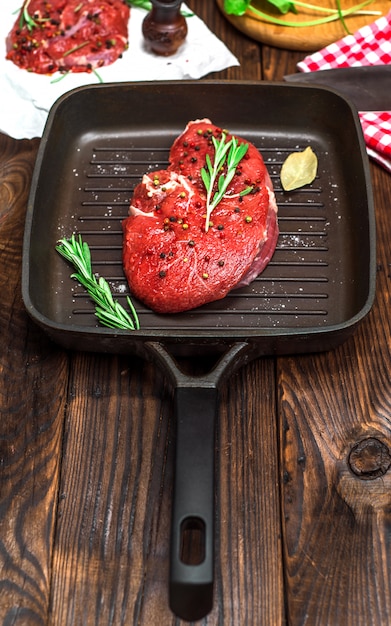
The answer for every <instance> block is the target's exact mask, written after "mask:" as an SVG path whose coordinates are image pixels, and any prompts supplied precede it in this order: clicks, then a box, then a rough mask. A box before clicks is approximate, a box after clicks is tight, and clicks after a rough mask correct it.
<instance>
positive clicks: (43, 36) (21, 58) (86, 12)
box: [7, 0, 130, 74]
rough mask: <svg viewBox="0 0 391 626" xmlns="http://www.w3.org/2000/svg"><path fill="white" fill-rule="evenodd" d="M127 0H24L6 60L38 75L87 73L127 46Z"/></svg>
mask: <svg viewBox="0 0 391 626" xmlns="http://www.w3.org/2000/svg"><path fill="white" fill-rule="evenodd" d="M129 14H130V10H129V6H128V5H127V4H126V1H125V0H82V1H81V0H51V2H48V1H47V0H25V1H24V3H23V6H22V9H21V11H20V13H19V16H18V18H17V20H16V22H15V24H14V26H13V28H12V30H11V32H10V33H9V35H8V37H7V59H9V60H11V61H13V62H14V63H15V64H16V65H18V66H19V67H20V68H22V69H26V70H28V71H30V72H35V73H37V74H53V73H54V72H56V71H60V72H69V71H71V72H91V71H92V70H95V69H97V68H99V67H102V66H103V65H110V64H111V63H113V62H114V61H116V60H117V59H118V57H120V56H121V54H122V53H123V51H124V50H125V49H126V48H127V45H128V21H129Z"/></svg>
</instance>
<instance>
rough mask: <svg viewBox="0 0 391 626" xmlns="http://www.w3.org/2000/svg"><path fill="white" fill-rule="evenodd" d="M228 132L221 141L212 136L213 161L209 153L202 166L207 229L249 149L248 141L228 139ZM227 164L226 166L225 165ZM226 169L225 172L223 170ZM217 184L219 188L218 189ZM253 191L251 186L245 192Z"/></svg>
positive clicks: (222, 136)
mask: <svg viewBox="0 0 391 626" xmlns="http://www.w3.org/2000/svg"><path fill="white" fill-rule="evenodd" d="M226 139H227V135H226V133H224V132H223V133H222V135H221V139H220V141H218V140H217V139H216V137H212V142H213V147H214V149H215V152H214V158H213V163H212V161H211V158H210V156H209V154H207V155H206V157H205V161H206V165H205V167H203V168H201V178H202V182H203V183H204V185H205V189H206V192H207V193H206V221H205V231H206V232H207V231H208V228H209V221H210V216H211V213H212V211H213V209H214V208H215V207H216V206H217V205H218V203H219V202H220V200H221V199H222V197H223V196H224V194H225V192H226V191H227V188H228V185H229V184H230V182H231V181H232V179H233V177H234V176H235V171H236V168H237V166H238V165H239V163H240V161H241V160H242V159H243V157H244V155H245V154H246V152H247V150H248V143H241V144H239V143H238V140H237V139H236V137H232V138H231V139H230V140H229V141H226ZM224 166H226V167H224ZM223 169H225V170H226V171H225V173H224V172H222V170H223ZM216 185H217V189H216ZM249 191H251V188H248V189H246V190H244V193H248V192H249Z"/></svg>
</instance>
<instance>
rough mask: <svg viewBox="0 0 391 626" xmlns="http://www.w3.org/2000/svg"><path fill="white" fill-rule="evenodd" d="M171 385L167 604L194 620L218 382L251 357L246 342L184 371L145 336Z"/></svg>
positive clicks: (209, 578) (208, 513) (200, 609)
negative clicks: (208, 365) (200, 368)
mask: <svg viewBox="0 0 391 626" xmlns="http://www.w3.org/2000/svg"><path fill="white" fill-rule="evenodd" d="M146 347H147V348H148V350H149V352H150V354H151V355H152V356H153V357H154V358H155V359H156V358H157V360H158V362H159V363H160V365H161V366H163V368H164V370H165V372H166V373H168V374H169V375H170V377H171V381H172V383H173V385H174V387H175V417H176V431H177V438H176V462H175V479H174V493H173V508H172V525H171V555H170V558H171V561H170V608H171V610H172V611H173V612H174V613H175V614H176V615H177V616H178V617H180V618H182V619H185V620H187V621H191V622H192V621H196V620H199V619H201V618H203V617H204V616H205V615H207V613H209V611H210V610H211V609H212V605H213V581H214V576H213V573H214V571H213V570H214V462H215V454H214V447H215V424H216V419H215V418H216V412H217V400H218V387H219V385H220V383H221V381H222V379H223V378H224V377H225V378H226V377H227V376H229V375H230V374H231V373H232V372H233V371H234V370H235V369H237V368H238V367H240V366H242V365H243V364H244V362H245V361H246V360H248V359H249V358H251V349H250V348H249V344H247V343H246V342H238V343H235V344H233V345H231V346H230V347H229V348H228V349H227V351H226V352H225V353H224V354H223V356H222V357H221V358H220V360H219V361H218V362H217V364H216V365H215V366H214V367H213V369H212V370H211V371H210V372H208V373H207V374H204V375H202V376H188V375H186V374H184V373H183V372H182V371H181V369H180V368H179V366H178V364H177V363H176V361H175V360H174V359H173V357H172V356H171V354H170V353H169V352H168V350H167V349H166V347H165V346H164V345H163V344H161V343H159V342H147V343H146Z"/></svg>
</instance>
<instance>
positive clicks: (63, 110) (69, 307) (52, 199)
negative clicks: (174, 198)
mask: <svg viewBox="0 0 391 626" xmlns="http://www.w3.org/2000/svg"><path fill="white" fill-rule="evenodd" d="M204 117H208V118H210V119H211V120H212V122H213V123H215V124H217V125H219V126H221V127H223V128H227V129H229V131H230V132H232V133H234V134H238V135H240V136H242V137H244V138H246V139H248V140H249V141H251V142H253V143H254V144H255V145H256V146H257V147H258V149H259V151H260V152H261V154H262V155H263V158H264V160H265V163H266V166H267V168H268V170H269V173H270V175H271V179H272V181H273V184H274V189H275V193H276V198H277V203H278V210H279V226H280V236H279V240H278V245H277V249H276V252H275V254H274V257H273V259H272V261H271V262H270V264H269V265H268V267H267V268H266V270H265V271H264V272H263V274H262V275H261V276H259V277H258V278H257V279H256V280H255V281H254V282H253V283H252V284H251V285H250V286H248V287H246V288H242V289H239V290H237V291H232V292H231V293H230V294H229V295H228V296H227V297H226V298H225V299H224V300H219V301H216V302H214V303H211V304H209V305H206V306H204V307H202V308H200V309H196V310H194V311H190V312H186V313H183V314H177V315H164V316H163V315H157V314H155V313H153V312H152V311H150V310H149V309H147V308H146V307H145V306H144V305H143V304H142V303H140V302H138V301H137V300H134V304H135V306H136V309H137V312H138V315H139V318H140V324H141V329H140V331H136V332H123V331H112V330H110V329H107V328H102V327H100V326H98V324H97V322H96V318H95V316H94V307H93V304H92V303H91V301H90V300H89V298H88V297H86V294H85V292H84V291H83V290H82V289H81V288H80V286H78V285H77V283H75V281H74V280H72V279H71V278H70V274H71V268H70V266H69V265H68V264H67V263H66V262H65V261H64V260H63V259H62V258H61V257H60V256H59V255H58V253H57V252H56V251H55V245H56V242H57V241H58V240H59V239H60V238H62V237H70V236H71V235H72V233H76V234H79V233H80V234H81V235H82V236H83V239H84V240H85V241H87V243H88V244H89V246H90V249H91V253H92V263H93V269H94V270H95V272H97V273H98V274H99V275H102V276H104V277H105V278H106V279H107V280H108V281H109V283H110V286H111V288H112V291H113V293H114V295H116V296H117V297H118V299H119V300H120V301H121V302H123V303H124V304H125V302H124V299H125V296H126V295H127V294H128V293H129V290H128V286H127V283H126V280H125V278H124V273H123V268H122V228H121V221H122V220H123V218H125V217H126V216H127V214H128V208H129V202H130V198H131V195H132V191H133V189H134V187H135V185H136V184H137V183H138V182H139V181H140V180H141V177H142V175H143V173H145V172H149V171H153V170H156V169H161V168H164V167H165V166H166V165H167V162H168V152H169V148H170V146H171V144H172V142H173V140H174V139H175V138H176V136H177V135H179V134H180V133H181V132H182V130H183V129H184V127H185V125H186V124H187V122H188V121H189V120H191V119H197V118H204ZM308 145H310V146H311V147H312V149H313V150H314V152H315V153H316V154H317V157H318V162H319V166H318V175H317V177H316V180H315V181H314V182H313V183H312V184H311V185H308V186H305V187H303V188H301V189H299V190H296V191H292V192H284V191H283V189H282V188H281V184H280V170H281V166H282V163H283V161H284V160H285V159H286V157H287V156H288V154H290V153H291V152H294V151H297V150H303V149H304V148H306V147H307V146H308ZM374 241H375V234H374V220H373V206H372V195H371V186H370V179H369V173H368V164H367V160H366V154H365V146H364V143H363V139H362V135H361V131H360V127H359V121H358V117H357V114H356V113H355V111H354V110H353V108H352V107H351V105H350V104H349V103H348V102H347V101H346V100H344V99H343V98H342V97H341V96H339V95H338V94H336V93H334V92H333V91H331V90H329V89H325V88H321V87H312V86H310V87H304V86H295V85H287V84H272V83H261V82H259V83H253V82H251V83H249V82H245V83H242V82H241V83H231V82H216V81H213V82H205V81H197V82H186V81H185V82H174V83H171V82H170V83H168V82H162V83H136V84H133V83H130V84H128V83H126V84H120V85H97V86H92V87H85V88H81V89H78V90H75V91H73V92H70V93H69V94H67V95H65V96H63V97H62V98H61V99H60V100H59V101H58V102H57V103H56V104H55V105H54V107H53V109H52V111H51V113H50V115H49V119H48V123H47V126H46V129H45V134H44V137H43V139H42V143H41V146H40V151H39V154H38V158H37V163H36V169H35V173H34V178H33V185H32V190H31V196H30V202H29V207H28V214H27V221H26V232H25V247H24V262H23V297H24V301H25V304H26V307H27V309H28V311H29V312H30V314H31V315H32V317H33V318H34V319H35V320H36V321H37V322H38V323H39V324H40V325H41V326H42V327H44V328H45V330H46V331H47V332H49V334H50V335H51V336H52V337H53V338H54V339H55V340H57V341H59V342H60V343H62V344H64V345H65V346H68V347H78V348H81V349H92V350H108V351H113V352H117V351H119V352H126V351H129V352H131V351H132V350H136V351H137V350H138V349H139V348H138V344H139V343H141V344H142V343H143V341H145V340H150V339H159V340H161V339H166V340H168V341H171V342H173V343H196V344H199V345H201V344H204V345H205V344H208V343H211V344H215V343H218V342H223V343H224V342H232V341H234V340H236V339H243V338H246V339H247V340H250V341H253V342H255V343H256V344H257V345H259V351H260V353H263V354H266V353H272V352H277V353H288V352H296V351H300V352H303V351H306V350H307V349H309V350H314V349H315V350H322V349H326V348H328V347H332V345H333V342H334V343H338V342H340V341H342V340H344V339H345V338H346V337H347V336H348V335H349V334H350V332H351V331H352V330H353V329H354V327H355V325H356V324H357V322H359V321H360V320H361V319H362V318H363V317H364V316H365V315H366V314H367V312H368V311H369V309H370V307H371V305H372V301H373V297H374V280H375V279H374V275H375V271H374V268H375V261H374V258H375V251H374V248H375V243H374Z"/></svg>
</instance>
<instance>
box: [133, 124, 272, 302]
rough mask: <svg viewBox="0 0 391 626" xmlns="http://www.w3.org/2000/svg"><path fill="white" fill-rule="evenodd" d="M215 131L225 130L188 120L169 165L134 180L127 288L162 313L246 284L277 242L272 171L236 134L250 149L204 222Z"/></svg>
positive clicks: (174, 145)
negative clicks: (205, 176)
mask: <svg viewBox="0 0 391 626" xmlns="http://www.w3.org/2000/svg"><path fill="white" fill-rule="evenodd" d="M212 135H213V136H215V137H216V138H217V140H220V138H221V136H222V129H221V128H218V127H216V126H215V125H213V124H212V123H211V121H210V120H208V119H204V120H197V121H194V122H190V123H189V124H188V125H187V127H186V129H185V131H184V132H183V133H182V134H181V135H180V136H179V137H178V138H177V139H176V140H175V142H174V144H173V146H172V148H171V151H170V157H169V166H168V168H167V169H166V170H160V171H156V172H152V173H149V174H145V175H144V177H143V179H142V182H141V183H139V184H138V185H137V186H136V188H135V190H134V193H133V197H132V200H131V205H130V209H129V217H127V218H126V219H125V220H124V222H123V231H124V246H123V264H124V271H125V275H126V278H127V280H128V283H129V286H130V290H131V292H132V294H133V295H134V296H136V297H137V298H139V299H140V300H141V301H142V302H144V303H145V304H146V305H147V306H148V307H150V308H151V309H153V310H154V311H156V312H158V313H177V312H180V311H186V310H189V309H194V308H196V307H199V306H201V305H203V304H206V303H207V302H212V301H214V300H219V299H220V298H224V296H225V295H226V294H227V293H228V292H229V291H231V290H232V289H235V288H237V287H239V286H242V285H245V284H249V283H250V282H251V281H252V280H254V278H256V276H257V275H258V274H259V273H260V272H261V271H262V270H263V269H264V268H265V266H266V265H267V263H268V262H269V261H270V259H271V257H272V255H273V252H274V249H275V246H276V243H277V238H278V225H277V205H276V201H275V197H274V192H273V187H272V183H271V180H270V176H269V174H268V172H267V169H266V167H265V164H264V162H263V159H262V157H261V155H260V154H259V152H258V150H257V148H256V147H255V146H253V145H252V144H251V143H249V142H246V141H245V140H244V139H242V138H240V137H237V136H236V139H237V140H238V143H239V144H241V143H243V142H244V143H247V144H248V150H247V153H246V154H245V156H244V158H243V159H242V160H241V161H240V163H239V165H238V166H237V168H236V174H235V176H234V178H233V180H232V182H231V183H230V185H229V187H228V189H227V191H226V193H225V195H224V197H223V199H222V200H221V201H220V202H219V204H217V206H216V207H215V208H214V210H213V212H212V214H211V217H210V222H209V225H208V228H206V191H205V186H204V183H203V181H202V178H201V173H200V170H201V168H202V167H203V166H204V165H205V159H206V154H207V153H208V154H209V155H210V158H211V160H212V163H213V157H214V150H215V149H214V146H213V143H212V140H211V136H212ZM230 138H231V135H229V134H227V141H228V140H229V139H230ZM249 187H250V188H251V192H250V193H248V194H247V195H240V193H241V192H243V190H244V189H248V188H249Z"/></svg>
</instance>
